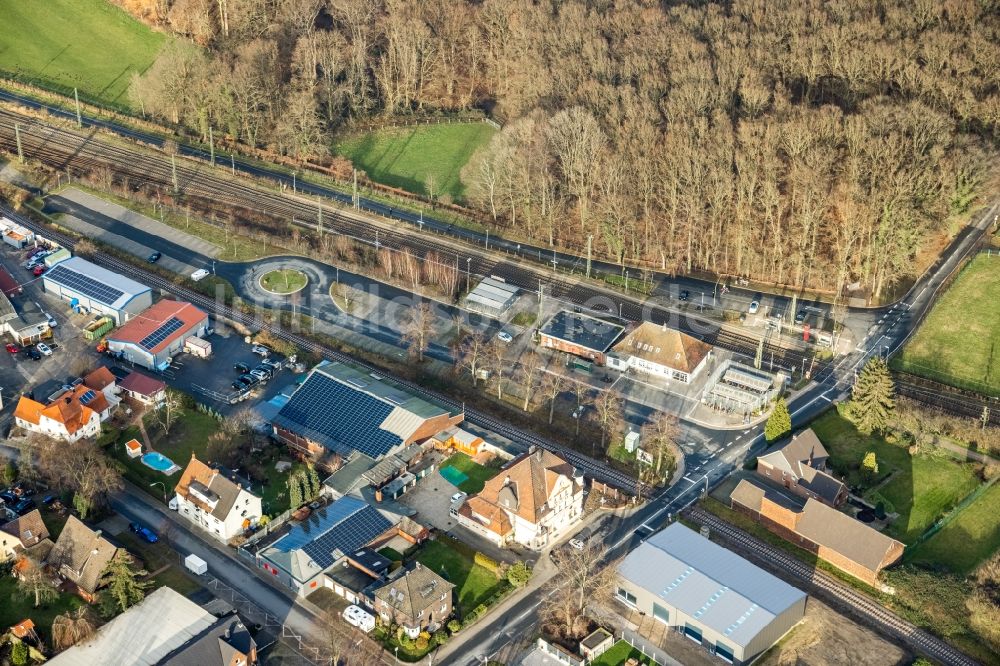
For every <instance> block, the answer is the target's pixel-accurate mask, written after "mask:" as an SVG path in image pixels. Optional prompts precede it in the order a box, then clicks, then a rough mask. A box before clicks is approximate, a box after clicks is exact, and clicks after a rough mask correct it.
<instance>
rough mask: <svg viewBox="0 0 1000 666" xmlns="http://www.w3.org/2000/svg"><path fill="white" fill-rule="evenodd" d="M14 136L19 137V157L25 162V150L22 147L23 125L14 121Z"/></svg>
mask: <svg viewBox="0 0 1000 666" xmlns="http://www.w3.org/2000/svg"><path fill="white" fill-rule="evenodd" d="M14 138H15V139H17V159H18V161H19V162H21V164H24V151H23V150H22V149H21V126H20V125H18V124H17V123H14Z"/></svg>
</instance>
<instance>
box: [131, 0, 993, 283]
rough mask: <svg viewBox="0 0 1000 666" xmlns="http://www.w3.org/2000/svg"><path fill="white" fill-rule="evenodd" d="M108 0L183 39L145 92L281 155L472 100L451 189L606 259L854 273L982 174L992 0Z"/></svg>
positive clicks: (935, 235) (931, 223)
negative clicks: (470, 152)
mask: <svg viewBox="0 0 1000 666" xmlns="http://www.w3.org/2000/svg"><path fill="white" fill-rule="evenodd" d="M119 4H121V5H122V6H124V7H125V8H126V9H127V10H129V11H130V12H132V13H133V14H135V15H137V16H140V18H142V19H143V20H145V21H147V22H150V23H153V24H157V25H160V26H163V27H164V29H167V30H169V31H172V32H174V33H176V34H178V35H182V36H184V37H185V38H186V39H183V40H177V41H176V42H175V43H174V45H172V46H171V47H169V48H168V49H167V50H166V51H165V52H164V53H163V54H162V55H161V56H160V58H159V59H158V60H157V62H156V63H155V64H154V65H153V66H152V67H151V68H150V70H149V71H147V72H146V73H145V74H144V75H143V76H141V77H137V78H136V79H135V80H134V81H133V83H132V89H131V93H132V96H133V98H134V100H135V101H136V103H137V104H141V106H142V108H143V109H144V110H145V112H147V113H152V114H156V115H159V116H162V117H164V118H167V119H169V120H171V121H174V122H178V123H182V124H185V125H188V126H190V127H191V128H192V129H193V130H194V131H196V132H200V133H202V134H205V135H207V132H208V128H209V126H211V127H212V128H213V129H214V130H215V131H217V132H226V133H228V134H230V135H232V136H234V137H238V138H239V139H240V140H242V141H245V142H247V143H250V144H256V145H267V146H270V147H271V148H273V149H276V150H280V151H282V152H286V153H289V154H292V155H295V156H298V157H305V156H312V155H318V154H321V153H323V152H324V151H325V150H326V148H325V146H326V145H328V138H329V136H330V134H331V132H335V131H337V130H338V129H339V128H341V127H343V126H344V125H345V124H349V123H351V122H352V121H355V120H357V119H364V118H369V117H372V116H379V115H399V114H413V113H425V112H429V111H450V110H462V109H468V108H481V109H484V110H486V111H487V112H488V113H491V114H493V115H494V117H496V118H498V119H501V120H502V121H503V122H504V128H503V131H502V132H500V133H499V134H497V135H496V137H495V139H494V140H493V142H492V143H491V144H490V145H489V146H488V148H486V149H485V150H483V151H481V152H480V153H479V154H478V155H477V156H476V157H475V158H474V159H473V161H472V162H471V163H470V164H468V165H467V166H466V169H465V172H464V180H465V182H466V183H467V186H468V202H467V203H469V204H470V205H473V206H477V207H480V208H481V209H482V210H483V211H485V212H486V214H487V216H488V217H490V218H492V219H493V220H495V221H496V223H497V225H498V226H501V227H504V228H507V229H511V228H515V229H517V230H518V231H519V232H520V233H521V234H522V235H524V236H526V237H530V238H533V239H537V240H539V241H544V242H546V243H552V244H554V245H557V246H561V247H569V248H574V249H579V248H582V247H583V246H584V245H585V244H586V242H587V238H588V237H592V239H593V246H594V252H595V255H597V256H602V257H606V258H613V259H614V260H616V261H627V262H638V263H643V264H644V265H647V266H651V267H655V268H659V269H664V270H668V271H690V270H697V269H702V270H709V271H716V272H720V273H726V274H731V275H741V276H749V277H753V278H758V279H763V280H768V281H773V282H779V283H784V284H791V285H796V286H807V287H818V288H824V289H829V290H836V291H837V292H838V293H844V292H845V290H846V289H847V288H848V287H850V288H851V289H856V290H861V291H862V292H867V293H868V294H870V295H874V296H879V295H881V294H882V293H883V292H885V291H886V290H887V289H888V288H889V287H891V286H892V285H893V284H895V283H897V282H898V281H899V280H901V279H903V278H904V277H906V276H907V275H908V274H910V273H912V271H913V269H914V265H915V262H917V261H918V258H919V257H921V256H922V255H925V254H929V253H930V252H933V251H935V250H936V249H937V248H938V245H939V244H940V242H941V240H942V239H943V238H944V237H945V236H946V235H947V234H948V233H952V232H954V230H955V229H954V222H955V220H956V219H957V218H959V217H960V216H961V215H963V214H965V213H967V212H968V211H969V210H970V208H971V206H973V205H974V203H975V202H976V200H977V197H981V196H983V195H984V193H985V191H986V188H987V185H989V184H992V183H990V179H991V176H992V174H991V173H990V172H989V171H988V168H989V161H988V160H989V158H990V157H991V156H994V155H995V152H996V148H997V143H998V138H1000V2H997V0H978V1H977V0H881V1H878V0H876V1H873V0H826V1H824V0H734V1H733V2H688V3H681V2H676V3H674V2H652V1H649V0H635V1H632V2H613V1H611V0H593V1H591V2H581V1H573V0H568V1H560V0H551V1H549V2H532V1H531V0H483V1H482V2H478V1H471V0H422V1H420V2H413V1H409V2H408V1H406V0H119ZM192 43H193V44H197V45H198V47H195V46H192Z"/></svg>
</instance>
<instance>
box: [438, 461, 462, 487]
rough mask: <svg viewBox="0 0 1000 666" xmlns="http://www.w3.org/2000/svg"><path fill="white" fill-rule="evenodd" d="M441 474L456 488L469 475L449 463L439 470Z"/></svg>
mask: <svg viewBox="0 0 1000 666" xmlns="http://www.w3.org/2000/svg"><path fill="white" fill-rule="evenodd" d="M439 471H440V473H441V476H443V477H444V478H445V480H446V481H448V483H450V484H451V485H453V486H455V487H456V488H457V487H458V486H460V485H462V484H463V483H465V482H466V481H467V480H468V479H469V476H468V475H467V474H466V473H465V472H463V471H462V470H460V469H457V468H455V467H453V466H451V465H448V466H446V467H442V468H441V469H440V470H439Z"/></svg>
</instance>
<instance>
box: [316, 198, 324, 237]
mask: <svg viewBox="0 0 1000 666" xmlns="http://www.w3.org/2000/svg"><path fill="white" fill-rule="evenodd" d="M316 219H318V220H319V225H318V228H319V235H320V237H322V236H323V199H322V198H321V197H320V195H318V194H317V195H316Z"/></svg>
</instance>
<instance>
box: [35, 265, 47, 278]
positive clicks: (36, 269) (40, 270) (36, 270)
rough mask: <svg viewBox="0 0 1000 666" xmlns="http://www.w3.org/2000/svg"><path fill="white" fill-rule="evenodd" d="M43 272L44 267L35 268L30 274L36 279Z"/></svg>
mask: <svg viewBox="0 0 1000 666" xmlns="http://www.w3.org/2000/svg"><path fill="white" fill-rule="evenodd" d="M44 272H45V266H35V270H33V271H32V273H34V274H35V277H38V276H39V275H41V274H42V273H44Z"/></svg>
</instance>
